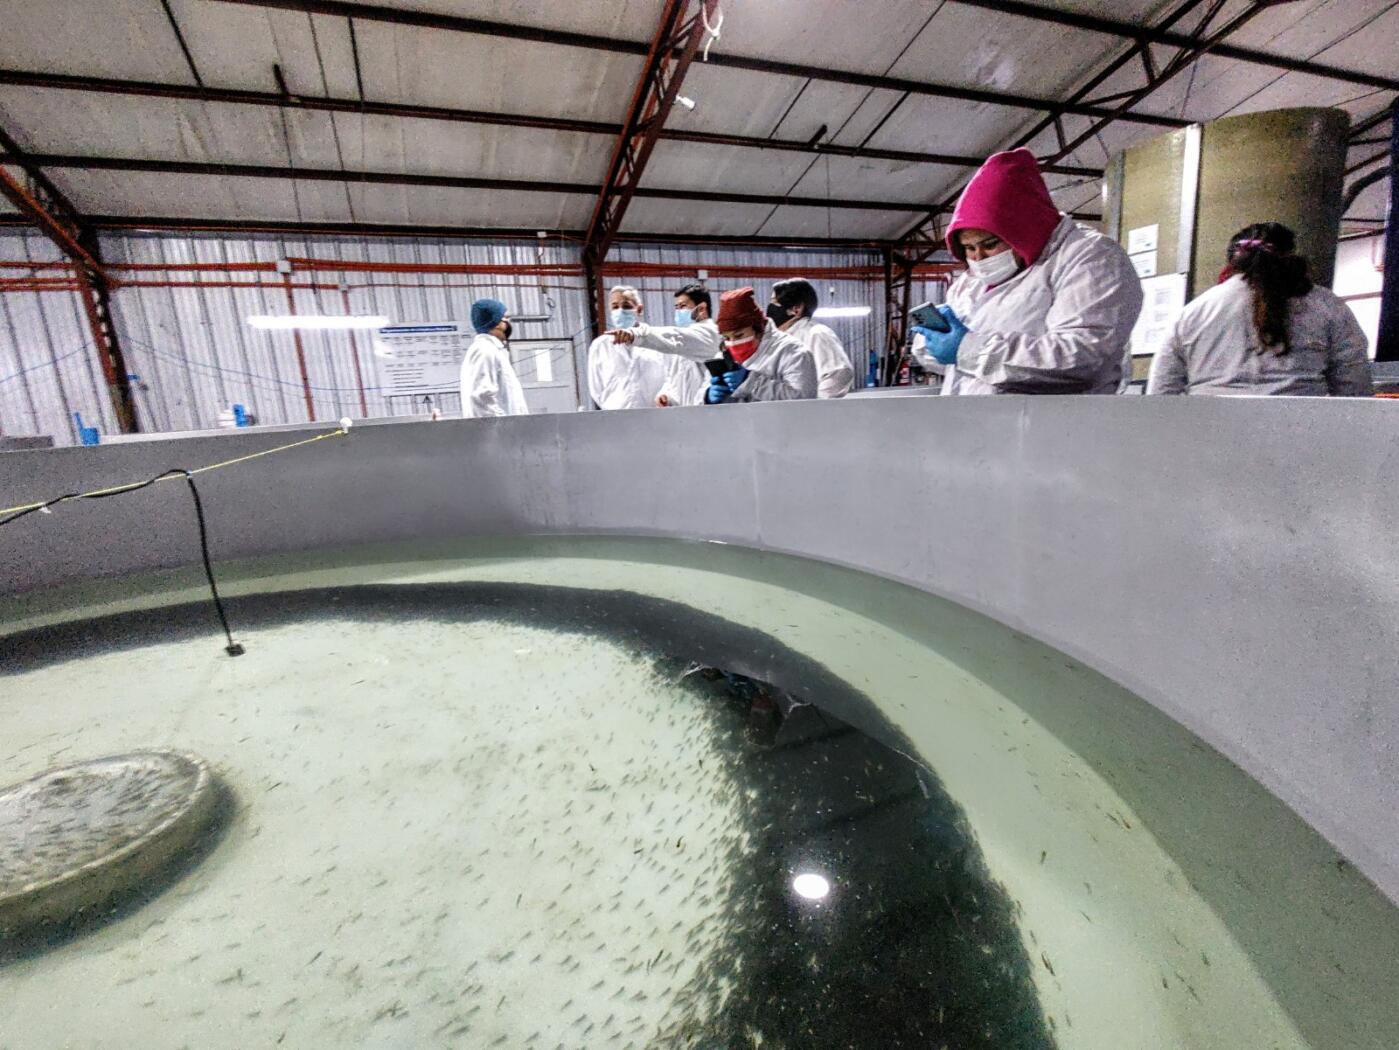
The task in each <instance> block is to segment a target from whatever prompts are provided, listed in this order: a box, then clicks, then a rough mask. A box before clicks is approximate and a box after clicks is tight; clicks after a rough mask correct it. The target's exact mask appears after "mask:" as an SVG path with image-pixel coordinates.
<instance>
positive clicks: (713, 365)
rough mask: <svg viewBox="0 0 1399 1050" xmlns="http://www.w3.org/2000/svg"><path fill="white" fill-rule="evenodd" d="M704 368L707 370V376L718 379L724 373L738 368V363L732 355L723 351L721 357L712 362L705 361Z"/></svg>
mask: <svg viewBox="0 0 1399 1050" xmlns="http://www.w3.org/2000/svg"><path fill="white" fill-rule="evenodd" d="M704 367H705V368H707V369H709V374H710V375H712V376H713V377H714V378H715V379H718V378H719V377H720V376H722V375H723V374H724V373H725V372H732V371H733V370H734V369H735V368H737V367H738V362H737V361H735V360H734V359H733V355H732V354H730V353H729V352H728V350H725V351H724V353H723V355H722V356H720V357H716V358H714V359H713V360H710V361H706V362H705V363H704Z"/></svg>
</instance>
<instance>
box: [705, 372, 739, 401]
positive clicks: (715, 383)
mask: <svg viewBox="0 0 1399 1050" xmlns="http://www.w3.org/2000/svg"><path fill="white" fill-rule="evenodd" d="M731 393H733V391H732V390H730V389H729V388H728V386H727V385H725V383H724V381H723V380H722V379H720V378H719V377H718V376H715V377H714V378H713V379H711V380H710V381H709V389H708V390H706V391H705V392H704V403H705V404H706V405H722V404H723V403H724V402H725V401H727V400H728V399H729V395H730V394H731Z"/></svg>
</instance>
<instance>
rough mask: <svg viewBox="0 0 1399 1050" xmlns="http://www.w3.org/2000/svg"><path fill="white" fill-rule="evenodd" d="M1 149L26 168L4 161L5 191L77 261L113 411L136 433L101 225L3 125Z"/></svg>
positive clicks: (124, 428) (0, 190)
mask: <svg viewBox="0 0 1399 1050" xmlns="http://www.w3.org/2000/svg"><path fill="white" fill-rule="evenodd" d="M0 150H3V151H4V154H5V156H6V158H7V160H6V163H8V164H12V165H14V166H15V167H17V168H19V170H20V171H21V172H23V174H24V178H22V179H21V178H18V177H16V176H15V175H14V174H12V173H11V172H9V171H7V170H6V169H5V168H4V167H0V196H4V197H5V198H6V199H8V200H9V202H10V203H11V204H13V205H14V207H15V208H16V210H18V211H19V213H20V214H21V215H23V216H24V217H25V218H26V219H28V220H29V221H30V222H32V223H33V224H34V225H35V226H37V227H38V228H39V230H40V231H41V232H42V233H43V234H44V235H45V236H46V237H48V239H49V240H51V241H53V243H54V244H56V245H57V246H58V249H59V251H61V252H62V253H63V254H64V255H66V256H67V257H68V260H69V261H70V262H71V263H72V265H73V269H74V272H75V274H76V280H77V284H78V294H79V296H80V297H81V299H82V302H83V313H84V314H85V315H86V317H87V321H88V327H89V329H90V331H91V333H92V343H93V347H94V348H95V349H96V351H97V358H98V363H99V364H100V365H101V367H102V376H103V379H104V380H105V381H106V384H107V392H108V396H109V397H110V398H111V401H112V415H113V416H114V418H115V419H116V423H117V429H118V430H120V431H121V432H122V433H123V434H134V433H136V431H137V429H138V427H137V422H136V401H135V397H134V396H133V394H132V393H131V377H130V376H129V375H128V372H127V367H126V357H125V355H124V354H123V353H122V348H121V340H120V339H119V338H118V336H117V329H116V325H115V324H113V322H112V311H111V298H110V296H111V290H112V282H111V280H110V279H109V278H108V276H107V271H106V268H105V267H104V266H103V265H102V254H101V248H100V246H99V244H98V240H97V234H96V231H94V230H93V229H91V228H90V227H89V226H88V225H87V224H86V222H85V221H84V220H83V217H82V216H81V215H80V214H79V213H78V210H77V209H76V208H74V207H73V205H72V203H71V202H70V201H69V200H68V198H67V197H65V196H64V195H63V192H62V191H61V190H60V189H59V188H58V187H57V186H55V185H54V184H53V182H51V181H50V180H49V178H48V176H47V175H45V174H44V172H43V171H42V170H41V169H40V168H39V167H38V166H37V165H35V164H33V163H32V161H31V158H30V157H29V155H28V154H26V153H25V152H24V150H22V149H20V147H19V144H18V143H16V142H15V140H14V139H12V138H11V137H10V136H9V135H8V134H7V133H6V132H5V131H4V130H3V129H0Z"/></svg>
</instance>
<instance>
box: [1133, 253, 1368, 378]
mask: <svg viewBox="0 0 1399 1050" xmlns="http://www.w3.org/2000/svg"><path fill="white" fill-rule="evenodd" d="M1287 327H1288V336H1289V342H1290V344H1291V349H1290V350H1288V352H1287V353H1285V354H1275V353H1273V352H1272V351H1271V350H1265V351H1264V352H1263V353H1259V352H1258V347H1259V340H1258V333H1257V331H1256V330H1255V328H1254V326H1253V291H1252V289H1250V288H1249V286H1248V282H1247V281H1245V280H1244V279H1243V277H1241V276H1239V275H1237V274H1236V275H1235V276H1233V277H1231V278H1229V280H1227V281H1225V282H1224V283H1223V284H1218V285H1215V286H1214V287H1213V288H1211V289H1210V290H1209V291H1207V292H1205V293H1204V294H1202V295H1200V296H1199V297H1198V298H1196V299H1195V300H1194V301H1193V302H1191V303H1190V305H1189V306H1187V307H1186V308H1185V309H1184V310H1183V311H1181V315H1180V317H1179V318H1178V319H1177V320H1176V323H1175V326H1174V327H1173V328H1172V329H1171V334H1170V335H1169V336H1168V337H1167V339H1166V342H1165V343H1164V344H1163V345H1162V347H1161V349H1160V350H1159V351H1157V354H1156V357H1155V359H1154V360H1153V361H1152V362H1151V378H1150V380H1149V381H1148V382H1147V388H1146V392H1147V393H1148V394H1291V395H1297V396H1304V397H1325V396H1326V395H1327V394H1330V395H1332V396H1333V397H1369V396H1370V395H1371V394H1373V393H1374V388H1373V386H1372V383H1371V378H1370V358H1369V349H1368V343H1367V340H1366V338H1365V333H1364V331H1362V330H1361V327H1360V323H1359V322H1358V321H1356V319H1355V315H1354V314H1353V313H1351V312H1350V308H1349V307H1348V306H1346V304H1345V303H1344V302H1342V301H1341V300H1340V299H1339V298H1337V297H1336V295H1335V293H1333V292H1331V291H1329V290H1327V289H1325V288H1320V287H1314V288H1312V290H1311V291H1310V292H1308V293H1307V294H1306V295H1303V296H1298V297H1297V298H1296V299H1293V300H1291V302H1290V303H1289V310H1288V326H1287Z"/></svg>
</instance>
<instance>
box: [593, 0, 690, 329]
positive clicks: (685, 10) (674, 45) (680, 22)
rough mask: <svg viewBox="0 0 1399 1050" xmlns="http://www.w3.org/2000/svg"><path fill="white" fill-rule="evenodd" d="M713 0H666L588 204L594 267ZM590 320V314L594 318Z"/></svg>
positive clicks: (634, 187)
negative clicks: (609, 157) (601, 178)
mask: <svg viewBox="0 0 1399 1050" xmlns="http://www.w3.org/2000/svg"><path fill="white" fill-rule="evenodd" d="M717 7H718V0H697V2H694V3H692V0H666V6H665V9H664V10H663V11H662V14H661V24H660V26H659V27H658V28H657V30H656V37H655V39H654V40H653V41H652V44H651V51H650V54H649V55H648V56H647V59H646V67H645V69H644V70H643V71H642V75H641V79H640V80H639V81H638V82H637V85H636V90H635V92H633V94H632V101H631V106H630V107H628V110H627V119H626V123H625V125H624V127H623V129H622V133H621V135H620V136H619V137H618V139H617V144H616V146H615V147H614V148H613V150H612V160H611V163H609V164H608V168H607V177H606V179H605V180H604V181H603V184H602V190H601V192H600V193H599V194H598V199H597V203H596V204H595V205H593V217H592V219H591V221H590V222H589V223H588V233H587V236H586V237H585V238H584V240H583V252H584V254H585V255H586V256H588V257H589V258H590V259H591V260H592V263H593V268H594V269H597V268H598V267H600V266H601V265H602V263H603V262H604V261H605V260H606V258H607V250H608V249H609V248H610V247H611V246H612V239H613V238H614V237H615V236H616V234H617V230H618V229H619V228H620V227H621V225H622V220H623V218H624V217H625V216H626V213H627V208H628V207H630V205H631V202H632V198H633V197H635V196H637V194H638V191H639V188H640V186H639V184H640V182H641V178H642V176H643V174H644V173H645V171H646V162H647V161H649V160H650V159H651V153H652V151H653V150H654V149H655V148H656V139H657V136H659V134H660V131H661V128H663V127H664V126H665V122H666V119H667V118H668V117H669V116H670V111H671V109H672V107H674V105H675V99H676V97H677V96H678V95H679V94H680V85H681V84H683V83H684V81H685V74H686V73H687V72H688V71H689V68H690V63H691V62H693V61H694V58H695V55H696V53H698V51H699V46H700V41H701V40H703V39H704V37H705V35H706V31H705V28H704V23H705V19H706V18H714V17H716V9H717ZM594 320H595V321H596V318H594Z"/></svg>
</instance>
